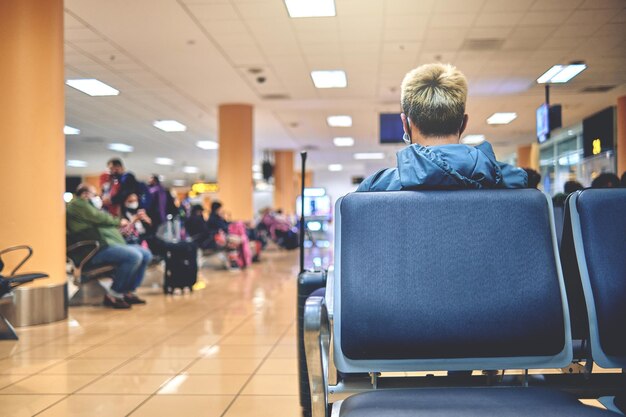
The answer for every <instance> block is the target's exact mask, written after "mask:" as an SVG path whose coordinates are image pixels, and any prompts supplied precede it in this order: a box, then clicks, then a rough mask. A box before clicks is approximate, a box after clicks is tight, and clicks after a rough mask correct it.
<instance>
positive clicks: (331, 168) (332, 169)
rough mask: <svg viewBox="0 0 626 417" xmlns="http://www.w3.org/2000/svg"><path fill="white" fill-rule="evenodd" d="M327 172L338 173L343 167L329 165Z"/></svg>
mask: <svg viewBox="0 0 626 417" xmlns="http://www.w3.org/2000/svg"><path fill="white" fill-rule="evenodd" d="M328 170H329V171H332V172H338V171H342V170H343V165H341V164H330V165H328Z"/></svg>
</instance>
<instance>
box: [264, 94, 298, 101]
mask: <svg viewBox="0 0 626 417" xmlns="http://www.w3.org/2000/svg"><path fill="white" fill-rule="evenodd" d="M261 98H262V99H263V100H289V99H290V98H291V97H289V95H288V94H265V95H262V96H261Z"/></svg>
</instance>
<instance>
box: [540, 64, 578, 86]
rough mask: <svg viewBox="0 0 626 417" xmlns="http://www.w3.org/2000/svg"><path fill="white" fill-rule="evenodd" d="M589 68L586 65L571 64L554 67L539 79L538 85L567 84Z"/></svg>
mask: <svg viewBox="0 0 626 417" xmlns="http://www.w3.org/2000/svg"><path fill="white" fill-rule="evenodd" d="M586 68H587V65H585V64H570V65H554V66H553V67H552V68H550V69H549V70H547V71H546V72H545V73H544V74H543V75H542V76H541V77H539V78H537V83H539V84H545V83H555V84H562V83H566V82H568V81H569V80H571V79H572V78H574V77H575V76H577V75H578V74H580V73H581V72H583V71H584V70H585V69H586Z"/></svg>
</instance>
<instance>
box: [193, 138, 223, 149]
mask: <svg viewBox="0 0 626 417" xmlns="http://www.w3.org/2000/svg"><path fill="white" fill-rule="evenodd" d="M196 146H197V147H198V148H200V149H202V150H205V151H211V150H215V149H217V148H219V147H220V145H219V143H217V142H213V141H212V140H199V141H197V142H196Z"/></svg>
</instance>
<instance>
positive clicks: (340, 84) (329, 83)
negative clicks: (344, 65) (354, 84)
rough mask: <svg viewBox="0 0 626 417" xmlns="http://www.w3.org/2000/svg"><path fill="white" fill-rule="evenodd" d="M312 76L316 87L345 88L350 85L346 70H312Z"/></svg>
mask: <svg viewBox="0 0 626 417" xmlns="http://www.w3.org/2000/svg"><path fill="white" fill-rule="evenodd" d="M311 78H312V79H313V84H315V87H316V88H345V87H347V86H348V79H347V77H346V73H345V71H342V70H331V71H311Z"/></svg>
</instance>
